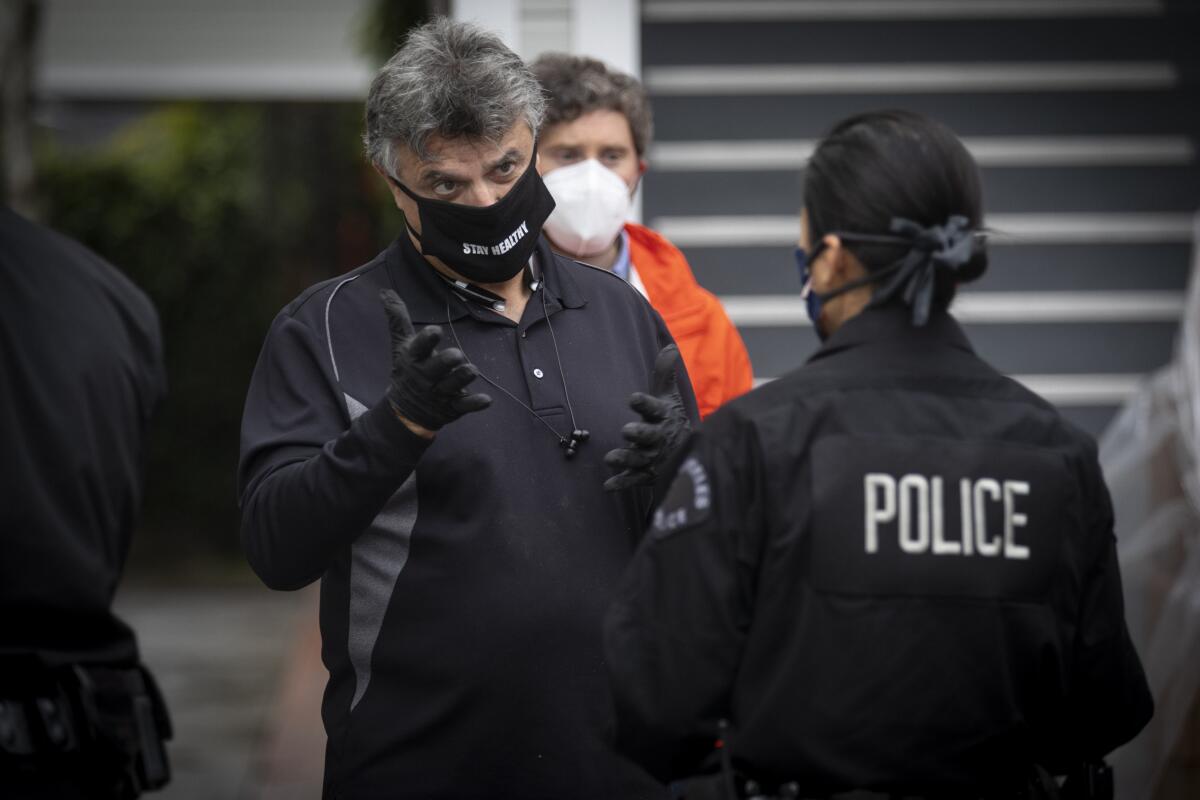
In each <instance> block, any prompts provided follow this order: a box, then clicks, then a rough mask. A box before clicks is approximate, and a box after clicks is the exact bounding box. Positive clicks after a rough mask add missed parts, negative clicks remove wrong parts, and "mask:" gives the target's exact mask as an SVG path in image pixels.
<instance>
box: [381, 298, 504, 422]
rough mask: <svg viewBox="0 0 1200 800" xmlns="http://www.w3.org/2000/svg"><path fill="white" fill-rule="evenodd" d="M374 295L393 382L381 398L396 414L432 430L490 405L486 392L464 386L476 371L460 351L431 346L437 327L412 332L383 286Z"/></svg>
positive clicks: (400, 308) (402, 311) (407, 319)
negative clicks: (388, 344) (387, 337)
mask: <svg viewBox="0 0 1200 800" xmlns="http://www.w3.org/2000/svg"><path fill="white" fill-rule="evenodd" d="M379 297H380V299H382V300H383V309H384V311H385V312H387V318H388V327H389V328H390V329H391V333H392V382H391V384H389V385H388V388H387V393H386V396H387V400H388V403H389V404H390V405H391V407H392V411H393V412H395V414H396V415H397V416H398V417H400V418H401V419H402V420H407V421H409V422H411V423H413V424H415V425H418V426H420V427H422V428H425V429H426V430H430V431H436V430H438V429H439V428H441V427H442V426H443V425H445V424H446V423H447V422H453V421H454V420H456V419H458V418H459V417H461V416H462V415H463V414H470V413H471V412H472V411H481V410H483V409H485V408H487V407H488V406H490V405H491V404H492V398H490V397H488V396H487V395H486V394H467V391H466V387H467V385H468V384H470V383H471V381H473V380H475V378H476V377H477V376H478V375H479V372H478V370H476V369H475V367H474V365H472V364H471V363H470V362H468V361H467V357H466V356H465V355H464V354H463V352H462V350H459V349H458V348H457V347H450V348H447V349H445V350H435V349H434V348H436V347H437V344H438V342H439V341H441V339H442V329H441V328H440V327H438V326H437V325H427V326H425V327H424V328H422V329H421V330H420V331H414V330H413V324H412V319H411V318H410V317H409V316H408V307H407V306H405V305H404V301H403V300H401V299H400V297H399V296H398V295H397V294H396V293H395V292H394V291H392V290H391V289H384V290H382V291H381V292H380V293H379Z"/></svg>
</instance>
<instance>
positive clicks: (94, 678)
mask: <svg viewBox="0 0 1200 800" xmlns="http://www.w3.org/2000/svg"><path fill="white" fill-rule="evenodd" d="M165 386H166V380H165V373H164V370H163V364H162V343H161V340H160V338H159V330H158V317H157V315H156V314H155V312H154V307H153V306H152V305H151V304H150V301H149V300H148V299H147V298H146V296H145V295H144V294H142V293H141V291H139V290H138V289H137V288H136V287H135V286H134V285H133V284H132V283H130V282H129V280H128V279H126V278H125V277H124V276H123V275H121V274H120V273H119V272H117V270H115V269H113V267H112V266H110V265H109V264H107V263H105V262H104V261H103V260H101V259H100V258H98V257H97V256H96V255H94V254H93V253H91V252H89V251H88V250H86V249H85V248H83V247H82V246H80V245H79V244H77V243H75V242H73V241H71V240H69V239H66V238H65V237H62V236H60V235H58V234H56V233H54V232H53V231H50V230H47V229H46V228H43V227H40V226H38V225H35V224H34V223H32V222H29V221H28V220H26V219H24V218H22V217H20V216H19V215H17V214H16V213H15V212H13V211H11V210H10V209H8V208H6V207H2V206H0V442H3V446H2V447H0V451H2V455H0V462H2V463H3V469H2V470H0V475H2V479H0V797H4V798H56V799H57V798H63V799H64V800H70V799H71V798H84V797H86V798H120V799H123V798H130V797H136V796H137V795H138V794H139V792H141V791H144V790H147V789H153V788H158V787H160V786H162V785H164V784H165V783H166V781H167V778H168V771H167V762H166V755H165V752H164V750H163V747H162V739H164V738H168V737H169V735H170V725H169V721H168V720H167V716H166V709H165V707H164V706H163V704H162V701H161V698H160V697H159V695H158V692H157V690H156V689H155V687H154V683H153V680H152V679H151V678H150V675H149V673H148V672H147V671H146V670H145V669H143V668H142V667H141V666H140V665H139V662H138V650H137V643H136V641H135V639H134V634H133V631H132V630H130V629H129V627H128V626H126V625H125V623H123V622H122V621H121V620H120V619H118V618H117V617H116V616H115V615H114V614H113V613H112V610H111V604H112V598H113V593H114V592H115V591H116V587H117V581H118V579H119V577H120V573H121V568H122V566H123V564H124V560H125V554H126V553H127V552H128V551H129V542H130V535H131V534H132V532H133V525H134V522H135V520H136V518H137V512H138V507H139V505H140V501H141V485H142V474H141V473H142V464H143V459H144V455H145V447H146V431H147V426H148V423H149V420H150V416H151V414H152V413H153V411H154V409H155V407H156V406H157V405H158V403H159V401H160V400H161V399H162V397H163V394H164V391H165Z"/></svg>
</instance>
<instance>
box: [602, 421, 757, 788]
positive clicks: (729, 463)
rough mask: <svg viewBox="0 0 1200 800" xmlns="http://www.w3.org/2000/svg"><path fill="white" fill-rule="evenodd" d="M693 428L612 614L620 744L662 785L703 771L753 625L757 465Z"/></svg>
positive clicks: (609, 649)
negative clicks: (685, 451)
mask: <svg viewBox="0 0 1200 800" xmlns="http://www.w3.org/2000/svg"><path fill="white" fill-rule="evenodd" d="M750 461H751V459H747V458H745V457H744V456H741V457H738V458H734V457H731V456H730V454H729V453H727V452H726V450H725V449H724V448H722V447H721V446H719V445H718V444H717V443H716V442H714V441H713V440H712V439H711V438H710V437H708V436H706V435H705V433H704V432H703V431H701V432H699V433H697V434H695V435H694V436H693V439H692V441H691V443H690V445H689V448H688V453H687V455H686V456H685V457H684V458H683V459H682V461H681V463H680V466H679V468H678V471H677V473H676V476H675V479H674V481H673V482H672V483H671V484H670V487H669V489H668V491H667V493H666V496H665V498H664V499H663V502H662V503H661V505H660V506H659V508H658V509H657V511H656V512H655V514H654V520H653V522H652V523H651V525H650V529H649V531H648V532H647V534H646V536H645V537H644V538H643V540H642V543H641V546H640V547H639V549H638V552H637V554H636V555H635V556H634V559H633V562H632V564H631V565H630V567H629V570H628V572H627V573H626V576H625V579H624V582H623V584H622V586H621V588H620V590H619V591H618V593H617V599H616V602H615V604H614V605H613V607H612V608H611V609H610V610H609V613H608V616H607V618H606V620H605V629H604V644H605V655H606V659H607V665H608V671H609V677H610V679H611V682H612V687H613V693H614V698H615V704H616V714H617V746H618V748H619V749H621V750H622V751H623V752H625V753H626V754H627V755H629V756H630V757H632V758H633V759H634V760H635V761H637V762H639V763H640V764H641V765H642V766H643V767H645V768H646V769H647V770H648V771H649V772H651V773H652V774H653V775H655V776H656V777H658V778H659V779H660V780H664V781H666V780H670V779H672V778H678V777H683V776H686V775H690V774H695V772H696V771H697V769H698V767H699V764H700V762H701V761H703V760H704V759H705V757H707V756H708V755H710V754H711V753H712V749H713V744H714V741H715V740H716V738H717V724H718V721H719V720H720V719H722V718H726V717H728V716H729V706H730V690H731V688H732V686H733V682H734V676H735V673H736V670H737V667H738V663H739V661H740V658H741V651H742V645H743V642H744V640H745V637H746V632H747V630H748V627H749V620H750V611H751V598H752V595H753V589H752V586H753V573H754V562H755V560H756V556H755V555H754V551H755V545H754V541H755V540H757V539H758V538H759V533H760V529H761V527H762V524H763V523H762V522H761V520H762V517H763V514H762V508H761V504H760V503H759V502H758V501H757V499H756V495H755V494H754V491H755V490H754V489H753V487H754V486H755V481H754V478H753V475H754V473H755V472H756V469H755V464H754V463H748V462H750Z"/></svg>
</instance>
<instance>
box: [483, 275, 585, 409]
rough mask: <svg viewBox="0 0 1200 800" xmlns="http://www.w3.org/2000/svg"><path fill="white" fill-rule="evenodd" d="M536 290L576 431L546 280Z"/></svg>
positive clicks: (564, 395)
mask: <svg viewBox="0 0 1200 800" xmlns="http://www.w3.org/2000/svg"><path fill="white" fill-rule="evenodd" d="M538 291H539V292H541V293H542V317H543V318H544V319H545V320H546V327H547V328H549V329H550V342H551V343H552V344H553V345H554V360H555V362H556V363H557V364H558V377H559V378H560V379H562V387H563V399H565V400H566V401H567V413H568V414H569V415H570V416H571V430H573V431H577V430H579V424H578V423H577V422H575V407H574V406H572V405H571V393H570V392H568V391H567V373H565V372H563V366H562V356H560V355H559V354H558V337H557V336H555V335H554V326H553V325H551V324H550V312H548V311H547V310H546V281H545V280H544V279H543V280H542V282H541V285H540V286H539V287H538ZM459 349H460V350H461V349H462V348H459Z"/></svg>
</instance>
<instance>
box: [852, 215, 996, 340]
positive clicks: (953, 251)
mask: <svg viewBox="0 0 1200 800" xmlns="http://www.w3.org/2000/svg"><path fill="white" fill-rule="evenodd" d="M969 225H970V223H969V221H968V220H967V218H966V217H964V216H961V215H958V214H956V215H954V216H952V217H950V218H949V219H948V220H946V222H945V223H943V224H941V225H931V226H929V227H924V226H922V225H921V224H919V223H917V222H913V221H912V220H910V219H904V218H902V217H894V218H893V219H892V223H891V231H892V233H894V234H897V235H898V236H900V237H903V238H904V239H907V240H909V241H911V242H912V249H911V250H910V251H909V252H908V254H907V255H905V256H904V257H903V258H902V259H901V260H900V262H899V264H898V266H897V267H896V271H895V273H894V274H893V276H892V278H891V280H889V281H888V282H887V283H886V284H885V285H884V286H883V287H882V288H881V289H880V290H879V291H877V292H876V293H875V297H874V298H873V299H872V302H873V303H874V302H877V303H878V304H880V305H882V304H883V303H886V302H887V301H888V300H890V299H892V298H894V297H896V296H897V295H899V296H901V297H902V298H903V300H904V302H905V303H906V304H907V305H909V306H911V307H912V323H913V325H915V326H917V327H920V326H922V325H924V324H925V323H926V322H928V321H929V310H930V308H931V307H932V305H933V287H934V277H935V275H936V274H937V271H938V269H939V268H941V269H948V270H950V271H952V272H957V271H958V270H959V269H961V268H962V267H963V265H965V264H966V263H967V262H969V261H970V260H971V254H972V252H973V250H974V247H975V242H974V232H973V231H971V229H970V227H969Z"/></svg>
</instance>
